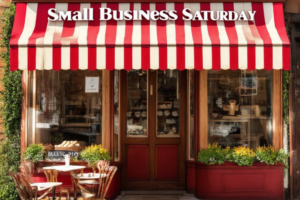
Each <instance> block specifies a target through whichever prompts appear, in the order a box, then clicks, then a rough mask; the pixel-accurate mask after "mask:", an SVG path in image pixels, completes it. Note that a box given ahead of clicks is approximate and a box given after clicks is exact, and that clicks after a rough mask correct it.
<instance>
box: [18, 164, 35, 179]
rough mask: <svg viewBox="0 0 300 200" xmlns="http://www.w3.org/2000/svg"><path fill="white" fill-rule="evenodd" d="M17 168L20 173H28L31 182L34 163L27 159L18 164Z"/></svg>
mask: <svg viewBox="0 0 300 200" xmlns="http://www.w3.org/2000/svg"><path fill="white" fill-rule="evenodd" d="M19 170H20V172H21V173H23V174H26V175H28V176H29V177H30V179H31V183H32V177H33V173H34V164H33V163H32V162H29V161H26V162H23V163H21V165H20V166H19Z"/></svg>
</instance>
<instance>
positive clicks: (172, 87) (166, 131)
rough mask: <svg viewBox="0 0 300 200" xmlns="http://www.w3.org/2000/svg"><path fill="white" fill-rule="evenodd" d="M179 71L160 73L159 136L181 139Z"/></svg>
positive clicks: (158, 89) (158, 98) (158, 100)
mask: <svg viewBox="0 0 300 200" xmlns="http://www.w3.org/2000/svg"><path fill="white" fill-rule="evenodd" d="M179 76H180V75H179V72H178V71H177V70H166V71H160V70H159V71H158V83H157V136H159V137H179V114H180V113H179V105H180V101H179V94H180V91H179V86H180V77H179Z"/></svg>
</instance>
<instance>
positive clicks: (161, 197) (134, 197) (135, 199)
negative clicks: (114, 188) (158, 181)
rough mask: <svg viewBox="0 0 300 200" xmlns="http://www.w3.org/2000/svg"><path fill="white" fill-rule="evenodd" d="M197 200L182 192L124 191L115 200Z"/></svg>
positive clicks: (192, 195)
mask: <svg viewBox="0 0 300 200" xmlns="http://www.w3.org/2000/svg"><path fill="white" fill-rule="evenodd" d="M141 199H143V200H197V198H196V197H195V196H194V194H188V193H186V191H184V190H175V191H174V190H125V191H121V194H120V195H119V196H118V197H117V198H116V200H141Z"/></svg>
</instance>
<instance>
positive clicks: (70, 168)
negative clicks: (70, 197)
mask: <svg viewBox="0 0 300 200" xmlns="http://www.w3.org/2000/svg"><path fill="white" fill-rule="evenodd" d="M84 168H86V167H85V166H80V165H70V166H66V165H57V166H49V167H43V169H45V170H57V171H61V172H70V174H71V179H72V185H73V187H74V198H75V199H77V195H76V193H77V191H76V186H77V185H76V182H75V181H74V179H73V177H74V175H76V173H75V171H76V170H81V174H83V169H84ZM53 200H54V199H53Z"/></svg>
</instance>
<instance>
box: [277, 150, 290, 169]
mask: <svg viewBox="0 0 300 200" xmlns="http://www.w3.org/2000/svg"><path fill="white" fill-rule="evenodd" d="M288 157H289V154H287V153H285V151H284V149H280V150H279V152H278V155H277V158H276V160H277V162H282V163H283V164H284V168H286V169H287V168H289V163H288Z"/></svg>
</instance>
